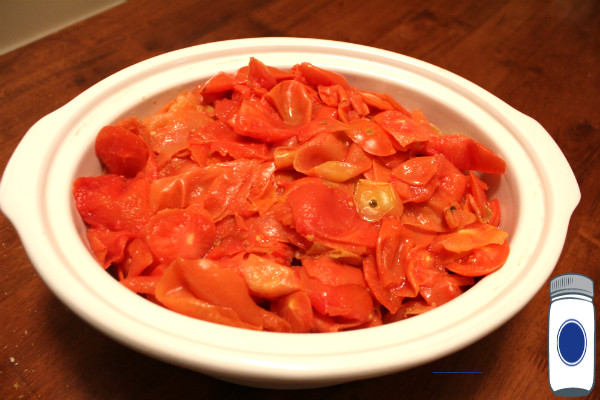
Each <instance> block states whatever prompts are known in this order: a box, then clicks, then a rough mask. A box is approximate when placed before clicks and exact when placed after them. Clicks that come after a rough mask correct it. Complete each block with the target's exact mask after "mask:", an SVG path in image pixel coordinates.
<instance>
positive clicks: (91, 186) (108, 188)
mask: <svg viewBox="0 0 600 400" xmlns="http://www.w3.org/2000/svg"><path fill="white" fill-rule="evenodd" d="M149 195H150V184H149V182H148V181H147V180H146V179H134V180H129V181H128V180H126V179H125V178H124V177H122V176H119V175H113V174H109V175H100V176H96V177H83V178H78V179H77V180H75V182H74V183H73V196H74V198H75V206H76V207H77V210H78V211H79V214H80V215H81V217H82V218H83V220H84V221H85V222H86V223H87V224H89V225H91V226H95V227H98V226H105V227H107V228H108V229H110V230H113V231H129V232H137V231H138V230H139V229H140V228H142V227H143V226H144V225H145V224H146V222H148V220H149V219H150V216H151V211H150V205H149Z"/></svg>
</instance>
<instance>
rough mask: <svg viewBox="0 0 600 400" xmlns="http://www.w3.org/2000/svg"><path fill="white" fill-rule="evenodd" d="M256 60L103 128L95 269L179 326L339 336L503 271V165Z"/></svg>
mask: <svg viewBox="0 0 600 400" xmlns="http://www.w3.org/2000/svg"><path fill="white" fill-rule="evenodd" d="M366 89H368V88H365V89H363V88H360V89H359V88H356V87H353V86H351V85H350V84H349V83H348V81H347V80H346V78H345V77H344V76H343V75H341V74H339V73H336V72H332V71H329V70H326V69H323V68H320V67H318V66H316V65H313V64H311V63H308V62H303V63H299V64H296V65H295V66H294V67H293V68H291V69H280V68H275V67H271V66H267V65H265V64H264V63H262V62H261V61H259V60H258V59H256V58H250V61H249V63H248V65H247V66H246V67H243V68H240V69H239V70H238V71H237V72H236V73H224V72H223V73H219V74H217V75H215V76H214V77H212V78H211V79H209V80H208V81H206V82H204V83H201V84H199V85H198V86H196V87H195V88H194V89H192V90H186V91H182V92H181V93H180V94H179V95H177V96H176V97H175V98H174V99H173V100H172V101H170V102H169V103H168V104H166V105H165V106H164V107H163V108H162V109H161V110H160V111H159V112H158V113H155V114H153V115H151V116H148V117H145V118H143V119H139V118H138V117H136V116H128V117H126V118H123V119H121V120H119V121H118V122H116V123H115V124H113V125H108V126H105V127H104V128H102V129H101V130H100V132H99V133H98V135H97V137H96V141H95V153H96V155H97V156H98V158H99V159H100V161H101V162H102V165H103V167H104V170H105V173H104V174H103V175H99V176H88V177H80V178H77V179H76V180H75V182H74V185H73V195H74V198H75V204H76V207H77V210H78V212H79V214H80V215H81V217H82V218H83V220H84V222H85V223H86V227H87V231H86V234H87V239H88V243H89V246H90V249H91V251H92V253H93V254H94V256H95V258H96V259H97V261H98V262H99V263H100V264H101V265H102V266H103V267H104V268H106V269H107V270H108V271H109V272H110V273H111V274H112V275H113V276H115V278H117V279H118V280H119V281H120V282H121V283H122V284H123V285H124V286H126V287H127V288H129V289H131V290H132V291H134V292H136V293H138V294H140V295H142V296H144V297H146V298H147V299H148V300H150V301H153V302H155V303H157V304H159V305H162V306H164V307H166V308H168V309H170V310H172V311H175V312H177V313H180V314H184V315H187V316H191V317H194V318H198V319H202V320H205V321H209V322H216V323H219V324H224V325H229V326H235V327H241V328H248V329H254V330H269V331H277V332H296V333H307V332H334V331H342V330H356V329H360V328H367V327H374V326H378V325H382V324H387V323H390V322H395V321H399V320H402V319H406V318H409V317H410V316H413V315H418V314H422V313H424V312H426V311H429V310H431V309H433V308H436V307H438V306H440V305H442V304H445V303H447V302H448V301H450V300H452V299H454V298H456V297H458V296H459V295H460V294H461V293H463V292H464V291H465V290H467V289H468V288H470V287H472V286H473V285H474V284H475V282H476V280H477V279H478V278H479V277H481V276H485V275H488V274H491V273H493V272H494V271H496V270H497V269H499V268H500V267H501V266H502V265H503V264H504V263H505V261H506V259H507V257H508V254H509V245H508V242H507V236H508V234H507V233H506V232H505V231H503V230H502V229H500V228H499V224H500V217H501V215H500V201H499V200H498V199H497V198H492V199H488V195H487V194H486V190H487V189H488V185H487V184H486V183H485V182H484V179H483V177H482V176H481V175H480V173H485V174H503V173H504V172H505V168H506V166H505V162H504V161H503V160H502V158H500V157H499V156H497V155H496V154H495V153H494V152H492V151H491V150H490V149H488V148H487V147H485V146H484V145H482V144H480V143H479V142H477V141H476V140H474V139H472V138H470V137H467V136H464V135H461V134H452V135H446V134H444V133H442V132H440V131H439V130H438V129H437V128H436V127H435V126H434V125H432V124H431V123H430V122H429V121H428V119H427V118H426V116H425V115H424V114H423V113H422V112H421V111H420V110H418V109H415V110H412V111H408V110H407V109H405V108H404V107H403V106H402V105H400V104H399V103H398V102H397V101H396V100H395V99H394V98H393V97H392V96H390V95H389V94H383V93H377V92H372V91H368V90H366Z"/></svg>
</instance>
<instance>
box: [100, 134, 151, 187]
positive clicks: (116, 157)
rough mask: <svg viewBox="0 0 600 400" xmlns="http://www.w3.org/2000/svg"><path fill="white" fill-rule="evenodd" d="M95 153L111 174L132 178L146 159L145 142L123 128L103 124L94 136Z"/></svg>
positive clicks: (144, 163)
mask: <svg viewBox="0 0 600 400" xmlns="http://www.w3.org/2000/svg"><path fill="white" fill-rule="evenodd" d="M95 151H96V155H97V156H98V158H99V159H100V161H101V162H102V164H104V166H105V167H106V168H107V169H108V172H109V173H111V174H117V175H123V176H124V177H126V178H133V177H134V176H135V175H137V173H138V172H140V171H142V170H143V169H144V167H145V165H146V162H147V161H148V156H149V153H150V151H149V148H148V145H147V144H146V142H144V140H143V139H142V138H141V137H139V136H138V135H136V134H135V133H132V132H130V131H128V130H127V129H125V128H122V127H119V126H105V127H104V128H102V129H101V130H100V132H99V133H98V135H97V136H96V142H95Z"/></svg>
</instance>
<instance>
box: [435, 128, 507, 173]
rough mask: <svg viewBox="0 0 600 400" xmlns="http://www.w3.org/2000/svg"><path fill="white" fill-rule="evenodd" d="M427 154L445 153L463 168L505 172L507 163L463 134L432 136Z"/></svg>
mask: <svg viewBox="0 0 600 400" xmlns="http://www.w3.org/2000/svg"><path fill="white" fill-rule="evenodd" d="M424 152H425V154H429V155H434V154H443V155H444V156H446V158H448V160H450V162H452V164H454V165H455V166H456V167H457V168H458V169H461V170H474V171H479V172H487V173H491V174H503V173H504V171H505V170H506V163H505V162H504V160H502V159H501V158H500V157H498V156H497V155H496V154H495V153H494V152H493V151H492V150H490V149H488V148H487V147H485V146H484V145H482V144H481V143H479V142H476V141H475V140H473V139H471V138H469V137H467V136H463V135H443V136H434V137H430V138H429V140H428V141H427V143H426V144H425V147H424Z"/></svg>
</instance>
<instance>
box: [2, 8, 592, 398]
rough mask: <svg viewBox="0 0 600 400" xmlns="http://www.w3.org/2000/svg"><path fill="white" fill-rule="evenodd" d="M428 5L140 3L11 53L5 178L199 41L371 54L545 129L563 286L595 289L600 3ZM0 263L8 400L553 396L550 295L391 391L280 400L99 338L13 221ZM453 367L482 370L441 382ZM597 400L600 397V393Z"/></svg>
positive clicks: (389, 380) (342, 391)
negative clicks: (563, 185) (124, 81)
mask: <svg viewBox="0 0 600 400" xmlns="http://www.w3.org/2000/svg"><path fill="white" fill-rule="evenodd" d="M431 3H434V2H423V1H418V2H417V1H389V0H370V1H325V0H312V1H310V0H306V1H297V0H282V1H270V0H265V1H258V0H249V1H243V2H242V1H233V0H220V1H204V0H202V1H194V0H172V1H169V2H165V1H162V0H129V1H127V2H126V3H124V4H122V5H120V6H118V7H116V8H113V9H110V10H108V11H106V12H104V13H102V14H99V15H97V16H95V17H93V18H90V19H89V20H86V21H83V22H81V23H78V24H76V25H73V26H71V27H69V28H67V29H64V30H62V31H60V32H58V33H56V34H53V35H50V36H48V37H46V38H43V39H41V40H39V41H37V42H34V43H32V44H30V45H27V46H25V47H23V48H20V49H17V50H14V51H12V52H10V53H8V54H5V55H2V56H0V105H1V108H0V172H1V171H3V170H4V168H5V166H6V163H7V162H8V159H9V158H10V155H11V154H12V152H13V151H14V149H15V147H16V146H17V144H18V142H19V141H20V139H21V138H22V137H23V135H24V134H25V132H26V131H27V129H28V128H29V127H30V126H31V125H32V124H33V123H35V122H36V121H37V120H38V119H40V118H41V117H43V116H44V115H46V114H48V113H49V112H51V111H53V110H54V109H56V108H58V107H60V106H62V105H63V104H65V103H66V102H68V101H69V100H70V99H72V98H73V97H75V96H76V95H78V94H79V93H81V92H82V91H84V90H85V89H87V88H88V87H90V86H91V85H93V84H94V83H96V82H98V81H100V80H102V79H103V78H105V77H107V76H108V75H110V74H112V73H114V72H116V71H118V70H120V69H122V68H124V67H127V66H129V65H131V64H133V63H136V62H138V61H141V60H144V59H147V58H149V57H152V56H155V55H158V54H161V53H164V52H168V51H171V50H175V49H179V48H182V47H187V46H191V45H195V44H201V43H207V42H212V41H216V40H224V39H234V38H242V37H258V36H296V37H316V38H324V39H335V40H342V41H349V42H354V43H359V44H365V45H370V46H375V47H379V48H383V49H386V50H391V51H395V52H398V53H403V54H406V55H409V56H413V57H416V58H419V59H422V60H424V61H427V62H430V63H433V64H436V65H438V66H440V67H442V68H446V69H448V70H450V71H452V72H454V73H456V74H458V75H461V76H463V77H464V78H467V79H469V80H471V81H473V82H474V83H476V84H478V85H480V86H481V87H483V88H484V89H486V90H488V91H490V92H491V93H493V94H494V95H496V96H498V97H499V98H500V99H502V100H504V101H505V102H507V103H508V104H510V105H511V106H513V107H515V108H517V109H518V110H520V111H522V112H524V113H525V114H527V115H530V116H531V117H533V118H534V119H536V120H537V121H539V122H540V123H541V124H542V125H543V126H544V127H545V128H546V129H547V130H548V131H549V132H550V134H551V135H552V137H553V138H554V139H555V140H556V142H557V143H558V145H559V146H560V148H561V149H562V150H563V152H564V153H565V156H566V157H567V159H568V161H569V162H570V164H571V166H572V167H573V169H574V171H575V174H576V176H577V179H578V182H579V185H580V188H581V192H582V199H581V203H580V204H579V206H578V208H577V209H576V211H575V213H574V215H573V218H572V220H571V225H570V229H569V232H568V236H567V240H566V243H565V246H564V249H563V253H562V256H561V258H560V261H559V263H558V265H557V266H556V269H555V271H554V273H553V276H554V275H558V274H560V273H565V272H579V273H583V274H586V275H588V276H590V277H591V278H592V279H593V280H594V281H595V282H596V284H597V285H598V284H599V283H600V269H599V268H598V267H599V266H600V184H599V183H598V182H599V180H600V2H598V1H597V0H577V1H567V0H552V1H549V0H537V1H535V0H532V1H525V0H515V1H504V0H502V1H500V0H490V1H464V2H456V1H446V0H444V1H437V2H435V3H434V4H431ZM0 263H1V264H0V318H1V319H0V322H1V323H0V398H3V399H19V398H26V399H36V398H43V399H134V398H135V399H137V398H143V399H162V398H237V397H243V398H262V399H275V398H283V397H285V398H287V399H300V398H302V399H303V398H311V399H315V400H317V399H328V400H334V399H358V398H381V399H387V398H394V399H399V398H415V399H422V398H424V399H454V398H461V399H489V398H494V399H549V398H552V396H553V395H552V392H551V391H550V388H549V385H548V379H547V367H548V366H547V348H546V335H547V328H546V326H547V320H546V318H547V308H548V305H549V298H548V293H547V292H548V291H547V287H548V286H547V283H546V286H544V287H543V288H542V289H541V290H540V291H539V292H538V293H537V295H536V296H535V297H534V298H533V299H532V301H531V302H530V303H529V304H528V305H527V306H526V307H525V308H524V309H523V310H522V311H521V312H520V313H518V314H517V315H516V316H515V317H514V318H512V319H511V320H510V321H509V322H508V323H506V324H505V325H503V326H502V327H501V328H499V329H498V330H496V331H495V332H493V333H492V334H490V335H489V336H487V337H485V338H484V339H482V340H480V341H478V342H477V343H475V344H473V345H472V346H470V347H468V348H466V349H464V350H462V351H459V352H457V353H455V354H453V355H450V356H447V357H445V358H443V359H440V360H437V361H434V362H432V363H429V364H426V365H423V366H420V367H417V368H414V369H411V370H409V371H405V372H401V373H397V374H393V375H389V376H385V377H381V378H376V379H371V380H365V381H360V382H354V383H349V384H344V385H339V386H335V387H329V388H324V389H316V390H307V391H293V392H281V391H266V390H259V389H251V388H246V387H241V386H236V385H233V384H229V383H225V382H221V381H218V380H215V379H212V378H209V377H206V376H203V375H200V374H197V373H194V372H190V371H187V370H184V369H180V368H177V367H174V366H171V365H168V364H165V363H162V362H160V361H157V360H154V359H151V358H148V357H145V356H143V355H140V354H138V353H136V352H133V351H132V350H129V349H128V348H126V347H123V346H121V345H120V344H118V343H116V342H114V341H113V340H112V339H110V338H108V337H106V336H104V335H103V334H101V333H99V332H97V331H96V330H94V329H93V328H91V327H90V326H88V325H87V324H86V323H85V322H83V321H81V320H80V319H79V318H78V317H76V316H75V315H74V314H73V313H72V312H71V311H70V310H68V309H67V308H66V307H65V306H64V305H62V304H61V303H60V301H59V300H57V299H56V297H54V295H53V294H52V293H51V292H50V291H49V290H48V289H47V288H46V286H45V285H44V283H43V282H42V280H41V279H40V278H39V277H38V275H37V274H36V272H35V270H34V269H33V267H32V265H31V264H30V262H29V259H28V258H27V255H26V254H25V252H24V250H23V247H22V246H21V243H20V241H19V238H18V236H17V234H16V232H15V230H14V228H13V227H12V225H11V224H10V222H9V221H8V220H7V219H6V218H5V217H4V216H3V215H0ZM596 304H598V292H597V291H596ZM598 308H600V307H597V310H598ZM596 320H598V311H596ZM597 362H598V361H597ZM455 370H470V371H481V372H482V373H481V374H470V375H439V374H433V372H434V371H455ZM598 381H599V380H598V374H597V375H596V383H598ZM596 386H598V385H596ZM591 397H594V398H600V388H596V389H595V391H594V392H592V396H591Z"/></svg>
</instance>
